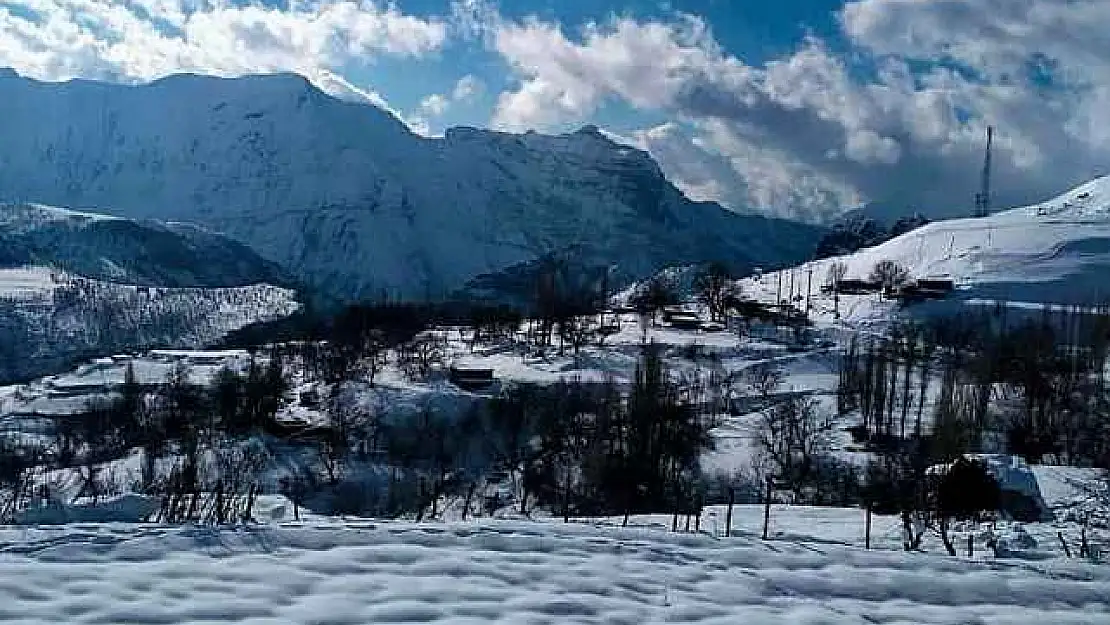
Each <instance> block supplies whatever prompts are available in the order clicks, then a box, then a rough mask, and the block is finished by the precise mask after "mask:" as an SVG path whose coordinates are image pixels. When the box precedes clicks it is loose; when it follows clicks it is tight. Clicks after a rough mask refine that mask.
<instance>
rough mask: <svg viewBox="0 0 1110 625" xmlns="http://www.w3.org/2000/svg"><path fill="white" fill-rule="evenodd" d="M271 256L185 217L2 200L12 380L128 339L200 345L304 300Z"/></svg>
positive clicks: (0, 354)
mask: <svg viewBox="0 0 1110 625" xmlns="http://www.w3.org/2000/svg"><path fill="white" fill-rule="evenodd" d="M286 283H288V279H287V278H285V277H284V275H283V273H282V272H281V271H280V270H279V269H278V268H277V267H276V266H275V265H274V264H273V263H271V262H269V261H265V260H263V259H262V258H260V257H259V256H258V255H257V254H255V253H254V252H252V251H251V250H250V249H249V248H247V247H246V246H244V245H242V244H239V243H236V242H234V241H231V240H229V239H227V238H226V237H223V236H220V235H216V234H213V233H211V232H207V231H205V230H203V229H200V228H196V227H193V226H186V225H183V224H173V225H166V224H161V223H156V222H144V223H139V222H134V221H129V220H126V219H120V218H115V217H106V216H104V215H97V214H90V213H78V212H74V211H68V210H63V209H58V208H53V207H49V206H42V205H29V204H21V205H0V381H6V380H11V379H18V378H25V377H28V376H32V375H40V374H43V373H46V372H50V371H54V370H57V369H59V368H61V367H64V366H66V365H67V364H69V363H70V362H72V361H73V360H75V359H79V358H84V357H88V356H91V355H96V354H103V353H110V352H112V351H115V350H120V349H136V348H142V347H152V346H180V347H199V346H203V345H207V344H210V343H212V342H214V341H216V340H218V339H219V338H221V337H222V336H224V335H225V334H227V333H228V332H230V331H232V330H236V329H238V328H241V327H243V326H246V325H249V324H252V323H255V322H259V321H269V320H274V319H279V318H281V317H284V316H286V315H289V314H292V313H293V312H295V311H296V310H297V309H298V308H299V304H298V303H297V294H296V293H295V292H294V291H293V290H292V289H290V288H284V287H283V286H282V285H284V284H286Z"/></svg>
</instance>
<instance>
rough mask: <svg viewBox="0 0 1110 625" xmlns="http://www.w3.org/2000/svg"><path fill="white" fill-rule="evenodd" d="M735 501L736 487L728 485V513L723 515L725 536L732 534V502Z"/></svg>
mask: <svg viewBox="0 0 1110 625" xmlns="http://www.w3.org/2000/svg"><path fill="white" fill-rule="evenodd" d="M734 503H736V488H735V487H732V486H729V487H728V514H726V515H725V538H729V537H731V536H732V504H734Z"/></svg>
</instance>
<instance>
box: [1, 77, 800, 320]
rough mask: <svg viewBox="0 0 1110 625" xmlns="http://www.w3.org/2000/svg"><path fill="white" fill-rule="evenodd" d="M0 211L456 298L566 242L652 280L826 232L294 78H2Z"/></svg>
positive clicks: (598, 155)
mask: <svg viewBox="0 0 1110 625" xmlns="http://www.w3.org/2000/svg"><path fill="white" fill-rule="evenodd" d="M0 134H2V135H3V136H4V142H3V145H2V146H0V199H5V198H7V199H10V200H15V201H37V202H45V203H49V204H56V205H62V206H70V207H84V208H90V209H96V210H102V211H111V212H113V213H115V214H120V215H125V216H129V217H153V218H158V219H180V220H184V221H189V222H194V223H201V224H205V225H207V226H210V227H214V228H215V229H217V230H219V231H221V232H226V233H228V234H230V235H232V236H234V237H236V238H237V239H239V240H241V241H243V242H245V243H248V244H249V245H251V246H252V247H254V248H255V249H256V250H258V251H259V252H260V253H261V254H262V255H263V256H265V257H267V258H269V259H271V260H274V261H277V262H279V263H281V264H282V265H284V266H285V267H286V268H287V269H290V270H291V271H293V272H294V274H295V275H296V276H297V277H299V278H305V279H308V281H310V282H311V283H313V284H315V285H317V286H321V287H324V288H325V289H327V290H328V291H330V292H331V293H332V294H337V295H340V296H343V297H348V298H354V297H367V296H377V295H380V294H381V293H382V292H383V291H387V292H391V293H394V294H400V295H409V296H425V295H431V296H436V295H442V294H446V293H449V292H452V291H454V290H456V289H458V288H459V287H462V286H463V285H464V284H465V283H466V282H467V281H468V280H470V279H472V278H474V277H475V276H478V275H481V274H496V273H497V272H500V271H502V270H503V269H505V268H507V267H510V266H514V265H519V264H521V263H527V262H529V261H531V260H533V259H535V258H536V257H537V256H539V255H543V254H546V253H550V252H555V251H560V250H564V249H566V248H568V247H570V246H571V245H577V246H580V247H581V248H582V249H588V250H593V251H592V254H593V255H596V257H597V259H598V262H602V263H604V264H616V265H618V270H619V271H618V272H617V274H616V275H615V276H614V277H615V278H616V279H619V278H620V277H621V276H629V277H630V276H639V275H643V274H645V273H647V272H649V271H650V270H653V269H656V268H658V267H659V266H660V265H663V264H667V263H690V262H697V261H703V260H711V259H722V260H726V261H732V262H734V263H735V264H737V265H745V264H751V263H756V264H763V265H775V264H779V263H782V262H786V261H791V262H793V261H797V260H798V259H800V258H802V257H804V256H805V255H806V254H807V253H808V252H809V251H810V250H811V248H812V245H813V243H814V240H815V237H816V231H815V230H814V229H812V228H810V227H807V226H802V225H798V224H791V223H789V222H781V221H774V220H768V219H763V218H759V217H750V216H739V215H736V214H733V213H730V212H728V211H725V210H724V209H722V208H721V207H720V206H718V205H716V204H708V203H695V202H691V201H689V200H688V199H686V198H685V197H684V196H682V194H681V193H680V192H679V191H678V190H677V189H676V188H675V187H674V186H673V185H671V184H670V183H669V182H668V181H667V180H666V179H665V178H664V176H663V174H662V171H661V170H660V169H659V167H658V166H657V165H656V164H655V163H654V162H653V161H652V160H651V158H650V157H649V156H648V155H647V154H646V153H644V152H640V151H637V150H634V149H632V148H628V147H625V146H621V145H618V144H616V143H614V142H612V141H611V140H609V139H608V138H606V137H605V136H604V135H603V134H602V133H601V132H599V131H598V130H597V129H596V128H585V129H583V130H582V131H579V132H576V133H572V134H569V135H565V136H558V137H550V136H542V135H538V134H527V135H512V134H501V133H494V132H489V131H484V130H475V129H469V128H458V129H453V130H450V131H448V132H447V133H446V136H445V137H444V138H442V139H427V138H422V137H419V136H416V135H414V134H412V133H410V132H409V131H408V130H407V129H406V128H405V126H404V125H403V124H402V123H401V122H399V121H398V120H397V119H394V118H393V117H390V116H389V115H388V114H387V113H386V112H384V111H382V110H380V109H378V108H376V107H374V106H371V105H369V104H366V103H362V104H359V103H356V102H346V101H341V100H338V99H335V98H332V97H330V96H327V95H325V94H324V93H322V92H320V91H319V90H317V89H316V88H315V87H313V86H312V85H311V84H310V83H309V82H308V81H306V80H305V79H303V78H301V77H298V76H293V75H273V76H252V77H245V78H239V79H219V78H209V77H198V76H188V75H178V76H172V77H169V78H166V79H163V80H159V81H156V82H154V83H151V84H147V85H141V86H121V85H109V84H102V83H92V82H83V81H73V82H68V83H49V84H48V83H39V82H34V81H31V80H27V79H24V78H21V77H19V76H16V75H14V74H11V73H7V74H3V75H0Z"/></svg>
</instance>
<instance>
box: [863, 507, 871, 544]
mask: <svg viewBox="0 0 1110 625" xmlns="http://www.w3.org/2000/svg"><path fill="white" fill-rule="evenodd" d="M863 546H864V549H870V548H871V504H867V529H866V530H865V531H864V537H863Z"/></svg>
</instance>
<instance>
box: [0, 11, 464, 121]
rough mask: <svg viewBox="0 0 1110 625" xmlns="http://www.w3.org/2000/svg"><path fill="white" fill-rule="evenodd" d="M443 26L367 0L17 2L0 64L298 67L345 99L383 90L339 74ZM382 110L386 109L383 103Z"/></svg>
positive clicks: (48, 68)
mask: <svg viewBox="0 0 1110 625" xmlns="http://www.w3.org/2000/svg"><path fill="white" fill-rule="evenodd" d="M446 36H447V27H446V26H445V25H444V24H443V23H442V22H440V21H437V20H425V19H420V18H416V17H412V16H409V15H404V14H402V13H401V12H400V10H399V9H397V8H396V7H395V6H394V5H392V4H390V5H383V4H380V3H378V2H372V1H370V0H312V1H308V0H291V1H290V2H289V4H288V5H286V6H282V7H273V6H270V7H267V6H263V5H261V4H256V3H231V2H226V1H223V0H128V1H126V2H107V1H105V0H23V1H21V2H5V3H0V65H3V66H9V67H13V68H15V69H16V70H17V71H18V72H19V73H21V74H24V75H27V76H31V77H33V78H38V79H41V80H65V79H69V78H74V77H83V78H99V79H109V80H119V81H146V80H151V79H155V78H159V77H162V76H165V75H167V74H172V73H177V72H197V73H205V74H215V75H222V76H234V75H241V74H248V73H265V72H275V71H295V72H299V73H301V74H304V75H306V76H307V77H309V78H310V79H313V80H314V81H317V83H318V84H319V85H320V86H321V87H323V88H325V89H326V90H329V92H333V93H335V94H337V95H340V96H343V97H360V96H361V97H363V98H364V99H368V100H370V101H372V102H381V103H382V104H383V105H384V101H383V100H382V98H381V96H380V95H378V94H376V93H374V92H371V91H363V90H361V89H359V88H357V87H354V86H353V85H350V83H348V82H347V81H345V80H343V79H342V78H340V77H339V76H338V75H337V74H336V72H337V71H339V70H341V69H342V68H344V67H346V66H348V65H350V64H361V63H366V62H369V61H370V60H372V59H373V58H375V57H378V56H383V55H388V56H394V57H402V58H412V57H420V56H423V55H426V54H428V53H431V52H434V51H435V50H437V49H439V48H440V47H441V46H442V45H443V43H444V40H445V38H446ZM386 108H388V107H386Z"/></svg>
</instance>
